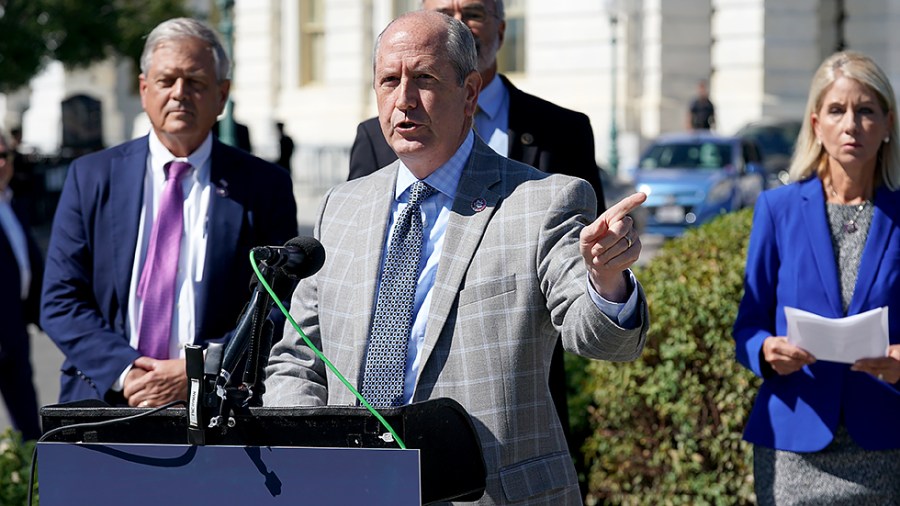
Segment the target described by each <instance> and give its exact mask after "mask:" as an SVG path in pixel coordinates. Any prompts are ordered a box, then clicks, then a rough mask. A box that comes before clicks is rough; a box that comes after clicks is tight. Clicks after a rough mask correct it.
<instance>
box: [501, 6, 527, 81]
mask: <svg viewBox="0 0 900 506" xmlns="http://www.w3.org/2000/svg"><path fill="white" fill-rule="evenodd" d="M504 6H505V7H506V9H505V10H506V34H505V36H504V38H503V46H502V47H501V48H500V51H499V52H498V53H497V69H498V70H499V71H500V72H503V73H505V74H508V73H514V72H525V0H506V2H504Z"/></svg>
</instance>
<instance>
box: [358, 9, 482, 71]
mask: <svg viewBox="0 0 900 506" xmlns="http://www.w3.org/2000/svg"><path fill="white" fill-rule="evenodd" d="M428 12H429V13H430V11H428ZM434 14H438V15H440V16H441V18H442V19H443V21H444V22H445V23H446V24H447V32H446V43H445V44H446V45H445V47H446V49H447V57H448V58H449V59H450V65H451V66H453V71H454V73H455V74H456V84H458V85H460V86H462V85H463V84H464V83H465V82H466V77H467V76H468V75H469V74H471V73H472V72H478V55H477V53H476V51H475V37H474V36H473V35H472V31H471V30H469V27H467V26H466V25H464V24H463V23H462V21H459V20H458V19H455V18H451V17H450V16H447V15H445V14H440V13H434ZM421 15H422V11H413V12H408V13H406V14H404V15H402V16H400V17H398V18H397V19H395V20H393V21H391V22H390V23H388V25H387V26H386V27H385V29H384V30H382V32H381V33H380V34H378V38H377V39H375V51H374V55H373V58H372V62H373V65H372V68H373V71H374V62H375V60H376V59H377V57H378V50H379V49H380V48H381V38H382V37H383V36H384V34H385V32H387V31H388V29H390V27H391V26H393V24H394V23H396V22H397V21H399V20H401V19H404V18H407V17H412V16H421Z"/></svg>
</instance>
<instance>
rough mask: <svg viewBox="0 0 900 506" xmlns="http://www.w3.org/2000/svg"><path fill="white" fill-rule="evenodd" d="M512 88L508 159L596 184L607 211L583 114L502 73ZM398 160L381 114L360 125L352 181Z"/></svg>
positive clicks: (590, 131)
mask: <svg viewBox="0 0 900 506" xmlns="http://www.w3.org/2000/svg"><path fill="white" fill-rule="evenodd" d="M497 76H498V77H499V78H500V80H502V81H503V85H504V86H506V89H507V90H509V132H508V133H509V157H508V158H509V159H510V160H516V161H518V162H522V163H524V164H526V165H531V166H532V167H535V168H537V169H539V170H541V171H543V172H549V173H553V174H566V175H568V176H574V177H579V178H581V179H584V180H585V181H587V182H588V183H590V184H591V187H592V188H593V189H594V193H595V194H596V195H597V208H598V210H599V212H603V211H604V210H605V206H604V202H605V201H604V199H603V185H602V184H601V182H600V172H599V169H598V167H597V162H596V161H595V160H594V131H593V129H592V128H591V121H590V119H588V117H587V116H586V115H584V114H582V113H580V112H575V111H572V110H569V109H564V108H562V107H560V106H558V105H556V104H553V103H551V102H548V101H546V100H543V99H541V98H538V97H536V96H534V95H529V94H528V93H525V92H524V91H522V90H520V89H518V88H516V87H515V86H513V84H512V83H511V82H509V79H507V78H506V76H503V75H501V74H497ZM396 159H397V155H396V154H394V151H393V150H392V149H391V147H390V145H388V143H387V141H386V140H385V139H384V134H383V133H382V132H381V125H380V124H379V123H378V118H369V119H367V120H366V121H363V122H362V123H360V124H359V126H358V127H357V129H356V140H355V141H354V142H353V147H352V148H351V150H350V174H349V176H348V177H347V180H348V181H349V180H352V179H358V178H361V177H363V176H367V175H369V174H371V173H373V172H375V171H376V170H378V169H380V168H382V167H385V166H386V165H388V164H389V163H391V162H393V161H394V160H396Z"/></svg>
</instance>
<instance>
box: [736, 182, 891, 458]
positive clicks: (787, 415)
mask: <svg viewBox="0 0 900 506" xmlns="http://www.w3.org/2000/svg"><path fill="white" fill-rule="evenodd" d="M898 224H900V191H896V192H891V191H889V190H887V189H886V188H880V189H878V190H877V191H876V193H875V212H874V216H873V218H872V224H871V227H870V228H869V235H868V238H867V239H866V244H865V247H864V250H863V256H862V260H861V262H860V265H859V276H858V279H857V282H856V288H855V290H854V292H853V299H852V300H851V302H850V306H849V308H848V310H847V315H854V314H858V313H862V312H865V311H868V310H870V309H875V308H879V307H882V306H888V307H889V308H890V309H889V332H890V343H891V344H900V230H898ZM744 291H745V293H744V297H743V299H742V300H741V304H740V308H739V310H738V316H737V320H736V322H735V325H734V338H735V341H736V344H737V358H738V361H739V362H740V363H741V364H743V365H744V366H746V367H747V368H749V369H750V370H752V371H753V372H754V373H755V374H756V375H758V376H761V377H764V378H765V379H764V382H763V385H762V387H761V388H760V391H759V394H758V396H757V398H756V403H755V405H754V406H753V411H752V412H751V414H750V418H749V421H748V423H747V427H746V430H745V432H744V438H745V439H746V440H747V441H750V442H751V443H754V444H759V445H762V446H766V447H770V448H777V449H781V450H790V451H797V452H810V451H818V450H821V449H823V448H825V447H826V446H827V445H828V443H830V442H831V440H832V439H833V435H834V431H835V429H836V428H837V426H838V424H839V423H841V422H843V423H844V425H845V426H846V427H847V430H848V432H849V433H850V435H851V436H852V437H853V439H854V441H856V442H857V444H859V445H860V446H862V447H863V448H865V449H868V450H881V449H889V448H900V431H898V430H897V423H898V421H900V392H898V390H897V385H890V384H888V383H885V382H883V381H879V380H878V379H877V378H875V377H873V376H871V375H870V374H867V373H863V372H854V371H851V370H850V365H849V364H840V363H835V362H826V361H818V362H816V363H815V364H813V365H811V366H808V367H804V368H803V370H801V371H798V372H795V373H793V374H789V375H787V376H779V375H777V374H775V373H774V372H771V370H769V371H770V372H768V373H767V372H766V369H768V368H767V365H768V364H766V363H765V361H764V359H763V358H762V357H761V353H760V351H761V350H762V343H763V341H764V340H765V339H766V338H767V337H769V336H773V335H774V336H786V335H787V323H786V318H785V315H784V308H785V307H795V308H799V309H802V310H804V311H809V312H812V313H816V314H819V315H822V316H825V317H828V318H840V317H843V316H845V315H844V310H843V305H842V302H841V291H840V282H839V273H838V268H837V261H836V260H835V256H834V249H833V247H832V244H831V232H830V229H829V225H828V218H827V215H826V212H825V196H824V192H823V191H822V184H821V182H820V181H819V179H818V178H815V177H813V178H811V179H808V180H806V181H803V182H800V183H794V184H791V185H788V186H784V187H781V188H777V189H774V190H770V191H767V192H764V193H763V194H762V195H760V197H759V200H757V203H756V211H755V214H754V216H753V231H752V233H751V234H750V246H749V250H748V252H747V270H746V273H745V282H744Z"/></svg>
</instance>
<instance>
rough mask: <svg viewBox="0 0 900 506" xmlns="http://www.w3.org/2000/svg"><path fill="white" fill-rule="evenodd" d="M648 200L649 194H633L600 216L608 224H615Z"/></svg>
mask: <svg viewBox="0 0 900 506" xmlns="http://www.w3.org/2000/svg"><path fill="white" fill-rule="evenodd" d="M645 200H647V194H646V193H642V192H637V193H633V194H631V195H629V196H627V197H625V198H624V199H622V200H620V201H618V202H616V203H615V204H614V205H613V206H612V207H610V208H609V209H607V210H606V211H604V212H603V214H601V215H600V217H601V218H603V219H604V221H606V223H614V222H616V221H619V220H621V219H622V218H624V217H625V216H626V215H627V214H628V213H630V212H631V211H633V210H635V209H636V208H638V207H639V206H640V205H641V204H643V203H644V201H645Z"/></svg>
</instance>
